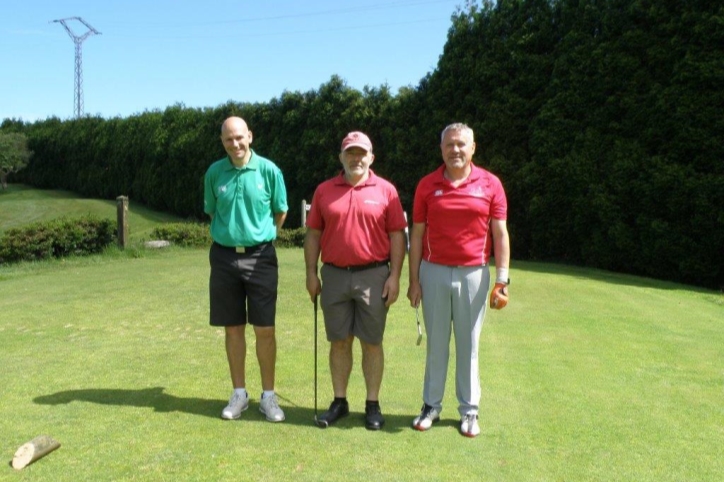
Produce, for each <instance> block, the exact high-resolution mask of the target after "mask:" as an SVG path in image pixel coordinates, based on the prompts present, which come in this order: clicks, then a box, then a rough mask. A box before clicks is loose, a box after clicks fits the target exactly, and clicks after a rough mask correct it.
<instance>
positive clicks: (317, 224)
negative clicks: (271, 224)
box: [307, 170, 407, 267]
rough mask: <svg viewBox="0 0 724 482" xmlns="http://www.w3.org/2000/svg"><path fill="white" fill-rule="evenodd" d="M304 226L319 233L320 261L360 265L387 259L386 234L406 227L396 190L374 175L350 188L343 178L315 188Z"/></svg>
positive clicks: (387, 238) (388, 243)
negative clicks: (320, 234) (320, 233)
mask: <svg viewBox="0 0 724 482" xmlns="http://www.w3.org/2000/svg"><path fill="white" fill-rule="evenodd" d="M307 227H309V228H312V229H317V230H320V231H322V236H321V238H320V247H321V250H322V255H321V258H322V262H323V263H330V264H333V265H335V266H341V267H347V266H360V265H365V264H369V263H373V262H375V261H384V260H386V259H389V258H390V238H389V233H391V232H393V231H401V230H403V229H405V228H406V227H407V221H405V215H404V212H403V211H402V204H401V203H400V197H399V196H398V194H397V189H395V187H394V186H393V185H392V184H391V183H390V182H388V181H386V180H384V179H382V178H381V177H378V176H376V175H375V174H374V173H373V172H372V170H370V175H369V178H367V180H366V181H365V182H364V183H362V184H360V185H359V186H354V187H353V186H351V185H349V184H348V183H347V181H345V179H344V175H343V174H340V175H339V176H337V177H334V178H332V179H329V180H327V181H324V182H323V183H322V184H320V185H319V186H318V187H317V190H316V191H315V192H314V198H313V199H312V206H311V208H310V210H309V215H308V216H307Z"/></svg>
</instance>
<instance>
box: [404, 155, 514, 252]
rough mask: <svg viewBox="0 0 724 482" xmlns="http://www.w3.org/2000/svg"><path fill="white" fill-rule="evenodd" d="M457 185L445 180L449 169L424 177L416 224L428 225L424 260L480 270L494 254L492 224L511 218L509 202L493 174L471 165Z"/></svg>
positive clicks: (416, 205) (414, 218) (414, 216)
mask: <svg viewBox="0 0 724 482" xmlns="http://www.w3.org/2000/svg"><path fill="white" fill-rule="evenodd" d="M471 167H472V171H471V172H470V175H469V176H468V178H467V179H465V180H464V181H463V182H462V183H461V184H460V185H459V186H457V187H455V186H453V185H452V184H451V183H450V181H449V180H447V179H445V177H444V175H443V172H444V171H445V165H442V166H440V168H439V169H436V170H435V171H433V172H432V173H430V174H428V175H427V176H425V177H423V178H422V179H421V180H420V183H419V184H418V185H417V190H416V191H415V202H414V205H413V211H412V221H413V222H414V223H424V224H425V234H424V235H423V238H422V259H424V260H425V261H429V262H431V263H436V264H442V265H446V266H482V265H485V264H487V263H488V260H489V258H490V253H491V251H492V239H490V238H489V237H490V236H491V233H490V219H491V218H495V219H501V220H504V219H506V218H507V211H508V201H507V200H506V198H505V191H504V190H503V185H502V183H501V182H500V179H498V178H497V177H496V176H495V175H493V174H492V173H490V172H488V171H486V170H485V169H482V168H480V167H477V166H475V165H471Z"/></svg>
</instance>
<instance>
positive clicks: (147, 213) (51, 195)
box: [0, 184, 181, 242]
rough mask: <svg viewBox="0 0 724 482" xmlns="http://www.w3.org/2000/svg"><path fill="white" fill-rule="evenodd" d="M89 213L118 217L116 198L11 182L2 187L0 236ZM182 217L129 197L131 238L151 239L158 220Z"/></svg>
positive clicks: (104, 216) (109, 217)
mask: <svg viewBox="0 0 724 482" xmlns="http://www.w3.org/2000/svg"><path fill="white" fill-rule="evenodd" d="M85 214H92V215H95V216H98V217H100V218H108V219H113V220H114V221H115V219H116V201H108V200H102V199H85V198H79V197H78V196H77V195H76V194H74V193H71V192H68V191H57V190H50V189H48V190H39V189H33V188H30V187H28V186H24V185H21V184H10V185H9V187H8V189H7V190H5V191H2V190H0V236H2V235H3V233H4V232H5V231H7V230H8V229H12V228H18V227H20V226H23V225H26V224H30V223H34V222H39V221H49V220H51V219H55V218H58V217H61V216H69V217H79V216H83V215H85ZM179 221H181V219H180V218H179V217H177V216H172V215H170V214H164V213H159V212H157V211H151V210H150V209H146V208H145V207H143V206H140V205H138V204H137V203H135V202H134V201H133V199H129V206H128V223H129V238H130V241H131V242H138V241H140V240H143V239H148V238H149V235H150V234H151V230H152V229H153V228H154V227H156V226H157V225H158V224H162V223H167V222H179Z"/></svg>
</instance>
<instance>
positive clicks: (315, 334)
mask: <svg viewBox="0 0 724 482" xmlns="http://www.w3.org/2000/svg"><path fill="white" fill-rule="evenodd" d="M317 298H318V296H316V295H315V296H314V420H315V422H316V421H317Z"/></svg>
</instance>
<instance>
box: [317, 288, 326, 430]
mask: <svg viewBox="0 0 724 482" xmlns="http://www.w3.org/2000/svg"><path fill="white" fill-rule="evenodd" d="M317 298H318V296H316V295H315V296H314V423H315V424H316V425H317V426H318V427H319V428H327V427H328V426H329V424H327V422H326V421H325V420H319V418H318V417H317Z"/></svg>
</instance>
